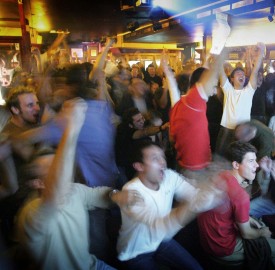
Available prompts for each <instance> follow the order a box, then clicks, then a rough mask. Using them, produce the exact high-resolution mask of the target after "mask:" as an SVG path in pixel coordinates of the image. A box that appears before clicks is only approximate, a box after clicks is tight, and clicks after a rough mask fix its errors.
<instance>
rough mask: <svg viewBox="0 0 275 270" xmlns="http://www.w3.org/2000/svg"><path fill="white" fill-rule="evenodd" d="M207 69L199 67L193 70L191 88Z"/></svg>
mask: <svg viewBox="0 0 275 270" xmlns="http://www.w3.org/2000/svg"><path fill="white" fill-rule="evenodd" d="M205 70H206V68H204V67H199V68H197V69H196V70H194V71H193V73H192V75H191V77H190V88H191V87H193V86H194V85H195V84H196V83H197V82H198V81H199V80H200V78H201V76H202V73H203V72H204V71H205Z"/></svg>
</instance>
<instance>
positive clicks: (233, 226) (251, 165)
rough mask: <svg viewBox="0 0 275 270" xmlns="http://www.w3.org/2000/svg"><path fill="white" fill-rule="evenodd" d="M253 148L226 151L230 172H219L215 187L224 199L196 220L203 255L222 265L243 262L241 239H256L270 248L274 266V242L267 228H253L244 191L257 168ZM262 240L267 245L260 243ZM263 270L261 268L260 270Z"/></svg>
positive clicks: (239, 144) (237, 144)
mask: <svg viewBox="0 0 275 270" xmlns="http://www.w3.org/2000/svg"><path fill="white" fill-rule="evenodd" d="M256 152H257V150H256V148H255V147H254V146H252V145H251V144H249V143H243V142H234V143H232V144H231V145H230V147H229V158H230V160H231V162H232V170H231V171H224V172H221V173H220V175H219V182H218V183H217V185H218V186H220V187H222V188H223V189H225V192H226V193H227V196H226V197H225V200H224V202H223V204H221V205H220V206H218V207H216V208H214V209H212V210H210V211H207V212H205V213H202V214H200V215H199V216H198V225H199V230H200V237H201V245H202V247H203V249H204V251H205V252H207V253H208V254H211V255H213V256H215V257H219V258H220V259H221V260H223V261H244V259H245V255H244V254H245V253H244V252H245V251H244V244H243V239H259V238H261V239H259V241H262V240H263V241H264V242H262V245H264V246H266V247H267V250H269V247H268V245H267V242H268V244H269V246H270V248H271V253H272V254H271V256H272V260H273V263H274V262H275V240H274V239H271V238H270V237H271V232H270V231H269V229H268V227H261V228H260V229H259V228H253V227H252V221H251V219H250V217H249V207H250V198H249V195H248V193H247V192H246V191H245V190H244V188H243V187H242V186H243V183H244V181H245V180H248V181H253V180H254V179H255V176H256V170H257V168H258V167H259V165H258V163H257V162H256ZM264 239H266V240H267V242H266V241H265V240H264ZM262 269H263V268H262Z"/></svg>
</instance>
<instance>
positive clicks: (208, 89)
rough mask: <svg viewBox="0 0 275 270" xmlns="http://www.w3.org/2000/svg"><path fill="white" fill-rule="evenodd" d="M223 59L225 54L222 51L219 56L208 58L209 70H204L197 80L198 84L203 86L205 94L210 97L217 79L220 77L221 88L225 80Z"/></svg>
mask: <svg viewBox="0 0 275 270" xmlns="http://www.w3.org/2000/svg"><path fill="white" fill-rule="evenodd" d="M224 59H225V52H224V51H222V53H221V54H220V55H215V54H213V55H211V56H210V58H209V60H208V61H209V69H206V70H205V71H204V72H203V73H202V76H201V78H200V80H199V83H200V84H201V85H202V86H203V89H204V91H205V94H206V95H207V96H211V95H212V94H213V89H214V87H216V86H217V85H218V79H219V75H220V80H221V85H222V86H223V85H224V84H225V82H226V80H227V77H226V74H225V72H224V68H223V63H224Z"/></svg>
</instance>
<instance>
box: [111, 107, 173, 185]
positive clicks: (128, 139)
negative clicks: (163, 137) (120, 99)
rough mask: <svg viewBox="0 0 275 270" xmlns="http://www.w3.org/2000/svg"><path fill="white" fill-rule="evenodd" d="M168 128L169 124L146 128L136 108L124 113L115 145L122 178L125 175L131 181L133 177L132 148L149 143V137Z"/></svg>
mask: <svg viewBox="0 0 275 270" xmlns="http://www.w3.org/2000/svg"><path fill="white" fill-rule="evenodd" d="M168 128H169V123H165V124H163V125H161V126H148V127H146V126H145V119H144V117H143V115H142V114H141V112H140V111H139V110H138V109H137V108H134V107H133V108H130V109H128V110H127V111H125V113H124V114H123V118H122V122H121V124H119V125H118V127H117V134H116V144H115V145H116V146H115V150H116V162H117V165H118V167H119V170H120V172H121V174H122V175H123V176H124V174H125V175H126V177H127V179H131V178H132V177H133V176H134V173H135V171H134V169H133V166H132V152H133V151H132V150H133V148H134V146H135V145H136V144H137V143H138V142H139V141H145V140H147V141H148V140H149V141H151V138H150V136H152V135H156V134H157V133H159V132H161V131H164V130H167V129H168ZM123 171H124V172H123ZM122 175H121V176H122ZM123 179H124V177H123ZM123 179H121V180H122V181H123V182H125V179H124V180H123ZM123 184H124V183H123Z"/></svg>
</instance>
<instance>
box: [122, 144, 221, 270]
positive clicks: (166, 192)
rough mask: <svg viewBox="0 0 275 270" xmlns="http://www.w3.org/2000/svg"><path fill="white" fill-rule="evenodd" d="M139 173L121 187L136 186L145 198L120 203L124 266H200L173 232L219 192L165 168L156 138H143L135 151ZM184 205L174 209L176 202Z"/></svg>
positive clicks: (144, 269)
mask: <svg viewBox="0 0 275 270" xmlns="http://www.w3.org/2000/svg"><path fill="white" fill-rule="evenodd" d="M132 162H133V166H134V168H135V170H136V171H137V176H136V177H135V178H133V179H132V180H131V181H130V182H128V183H126V184H125V185H124V187H123V190H136V191H138V192H139V193H140V194H142V196H143V198H144V201H143V203H141V204H136V205H132V206H128V207H121V215H122V226H121V229H120V232H119V237H118V242H117V251H118V258H119V260H120V261H121V262H122V265H123V266H125V269H129V270H130V269H135V270H137V269H142V270H147V269H148V270H152V269H160V266H159V265H164V266H167V267H171V268H172V269H179V270H182V269H194V270H195V269H196V270H198V269H202V267H201V266H200V265H199V263H198V262H197V261H196V260H195V259H194V258H193V257H192V256H191V255H190V254H189V253H188V252H187V251H186V250H185V248H184V247H183V246H181V245H180V244H179V243H177V242H176V241H175V240H174V239H172V238H173V236H174V235H175V234H176V233H177V232H178V231H180V230H181V229H182V228H183V227H185V226H186V225H187V224H188V223H189V222H190V221H191V220H192V219H194V218H195V217H196V215H197V214H198V213H200V212H202V211H206V210H208V209H211V208H212V207H214V206H215V205H216V204H217V203H219V202H220V199H221V197H220V195H221V194H219V193H216V192H215V190H212V189H211V188H210V186H208V188H209V189H208V190H207V189H206V190H202V189H198V188H195V187H194V186H192V185H191V184H189V183H188V180H187V179H185V178H184V177H183V176H182V175H180V174H178V173H176V172H174V171H172V170H170V169H167V167H166V161H165V155H164V152H163V150H162V149H161V148H160V147H159V146H158V145H157V144H155V143H153V142H148V141H146V142H141V143H140V144H138V145H137V147H136V148H135V151H134V155H133V160H132ZM174 199H175V200H176V201H177V202H179V203H180V204H179V205H178V206H177V207H176V208H172V204H173V200H174Z"/></svg>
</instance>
